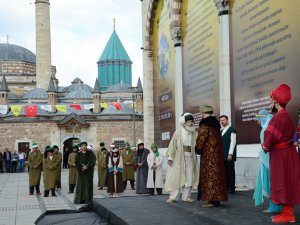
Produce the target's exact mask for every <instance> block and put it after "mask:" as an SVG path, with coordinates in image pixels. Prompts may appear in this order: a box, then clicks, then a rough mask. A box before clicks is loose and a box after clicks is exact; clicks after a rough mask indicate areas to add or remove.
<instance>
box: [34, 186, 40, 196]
mask: <svg viewBox="0 0 300 225" xmlns="http://www.w3.org/2000/svg"><path fill="white" fill-rule="evenodd" d="M35 190H36V195H41V191H40V185H35Z"/></svg>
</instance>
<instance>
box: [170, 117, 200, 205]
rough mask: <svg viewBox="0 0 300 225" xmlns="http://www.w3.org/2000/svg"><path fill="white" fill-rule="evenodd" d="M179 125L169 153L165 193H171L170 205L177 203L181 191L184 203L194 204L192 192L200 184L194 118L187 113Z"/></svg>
mask: <svg viewBox="0 0 300 225" xmlns="http://www.w3.org/2000/svg"><path fill="white" fill-rule="evenodd" d="M179 123H180V127H179V129H177V130H176V131H175V133H174V134H173V137H172V139H171V141H170V144H169V147H168V151H167V156H168V169H167V175H166V182H165V191H166V192H171V193H170V196H169V199H168V200H167V202H168V203H172V202H174V201H177V200H178V199H179V196H180V192H181V191H182V198H181V199H182V201H184V202H194V200H193V199H192V198H191V190H192V189H196V188H197V185H198V182H199V166H198V163H197V156H196V153H195V144H196V139H197V136H198V133H197V131H196V129H195V127H194V117H193V115H192V114H191V113H185V114H184V115H183V116H182V117H181V118H180V120H179Z"/></svg>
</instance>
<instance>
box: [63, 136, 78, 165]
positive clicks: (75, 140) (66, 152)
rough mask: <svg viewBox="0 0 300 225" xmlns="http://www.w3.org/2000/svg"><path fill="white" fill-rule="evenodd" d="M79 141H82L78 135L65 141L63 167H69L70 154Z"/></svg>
mask: <svg viewBox="0 0 300 225" xmlns="http://www.w3.org/2000/svg"><path fill="white" fill-rule="evenodd" d="M79 143H80V139H79V138H76V137H74V138H73V137H72V138H69V139H67V140H65V141H64V142H63V169H67V168H69V166H68V158H69V154H70V153H71V152H72V147H73V145H75V144H79Z"/></svg>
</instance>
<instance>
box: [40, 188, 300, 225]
mask: <svg viewBox="0 0 300 225" xmlns="http://www.w3.org/2000/svg"><path fill="white" fill-rule="evenodd" d="M252 194H253V192H250V191H249V192H237V193H236V194H234V195H229V198H230V199H229V201H228V202H224V203H222V205H221V207H217V208H209V209H206V208H202V207H201V205H202V204H203V203H204V202H199V201H195V202H193V203H186V202H181V201H178V202H175V203H171V204H170V203H166V200H167V198H168V195H162V196H135V197H118V198H102V199H94V200H93V202H92V204H91V205H90V210H91V211H90V212H89V213H91V214H90V215H91V217H90V219H91V218H92V217H93V218H95V217H94V216H95V215H97V216H99V217H102V218H104V219H105V221H102V222H101V221H99V222H97V220H94V222H95V223H91V222H92V221H91V220H90V221H89V223H84V224H85V225H89V224H91V225H92V224H110V225H176V224H178V225H268V224H273V225H274V223H272V221H271V219H270V217H271V216H272V215H271V214H264V213H262V211H263V210H264V209H266V207H267V206H266V205H267V204H266V203H265V204H264V205H262V206H259V207H254V203H253V200H252ZM195 197H196V196H194V195H193V198H195ZM85 210H86V209H85ZM81 213H88V212H86V211H85V212H81ZM79 214H80V213H79ZM71 215H72V214H69V215H67V216H68V217H70V218H72V216H71ZM47 216H48V215H46V216H45V217H47ZM60 216H62V214H60ZM84 216H87V217H88V215H87V214H85V215H84ZM78 217H80V216H78ZM296 217H297V221H298V222H296V223H294V224H300V222H299V221H300V208H299V207H297V208H296ZM72 219H75V217H73V218H72ZM99 219H100V218H99ZM41 221H42V220H41ZM65 221H68V220H66V219H65ZM81 221H84V220H82V218H81ZM69 222H70V221H69ZM86 222H87V221H86ZM37 224H39V225H40V223H37ZM41 224H43V225H45V224H47V223H41ZM53 224H54V223H53ZM55 224H64V223H55ZM73 224H83V223H76V222H75V220H73Z"/></svg>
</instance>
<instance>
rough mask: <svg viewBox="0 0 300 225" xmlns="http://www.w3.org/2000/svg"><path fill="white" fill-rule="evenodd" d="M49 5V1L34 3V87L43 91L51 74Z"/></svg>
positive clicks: (39, 0)
mask: <svg viewBox="0 0 300 225" xmlns="http://www.w3.org/2000/svg"><path fill="white" fill-rule="evenodd" d="M49 5H50V3H49V0H36V1H35V23H36V24H35V26H36V87H37V88H43V89H45V90H47V87H48V82H49V80H50V78H51V74H52V73H51V33H50V10H49Z"/></svg>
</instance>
